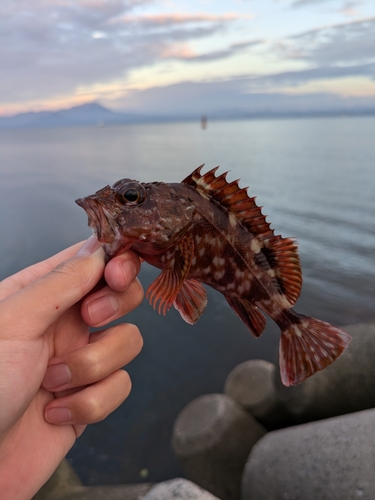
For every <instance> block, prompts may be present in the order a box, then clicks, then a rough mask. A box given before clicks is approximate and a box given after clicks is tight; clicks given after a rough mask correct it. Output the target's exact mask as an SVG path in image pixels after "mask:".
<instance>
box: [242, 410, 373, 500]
mask: <svg viewBox="0 0 375 500" xmlns="http://www.w3.org/2000/svg"><path fill="white" fill-rule="evenodd" d="M374 430H375V410H373V409H371V410H365V411H362V412H358V413H352V414H350V415H344V416H340V417H335V418H330V419H327V420H321V421H318V422H312V423H308V424H303V425H298V426H295V427H290V428H288V429H282V430H278V431H273V432H269V433H268V434H267V435H266V436H264V437H263V438H262V439H261V440H260V441H259V442H258V443H257V444H256V445H255V446H254V448H253V450H252V452H251V454H250V456H249V459H248V461H247V463H246V467H245V470H244V474H243V482H242V485H243V486H242V497H241V498H242V500H282V499H288V500H317V499H319V500H354V499H356V498H360V499H361V500H371V499H373V498H374V497H375V474H374V470H375V432H374Z"/></svg>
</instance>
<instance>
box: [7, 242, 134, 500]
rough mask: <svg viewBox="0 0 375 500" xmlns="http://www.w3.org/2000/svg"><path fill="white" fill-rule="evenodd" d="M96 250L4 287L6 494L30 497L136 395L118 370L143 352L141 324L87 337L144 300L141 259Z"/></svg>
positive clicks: (34, 270)
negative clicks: (90, 432)
mask: <svg viewBox="0 0 375 500" xmlns="http://www.w3.org/2000/svg"><path fill="white" fill-rule="evenodd" d="M99 247H100V244H99V243H98V242H97V240H96V238H95V237H91V238H89V240H87V242H86V243H85V244H84V245H83V247H82V243H80V244H76V245H74V246H72V247H70V248H67V249H66V250H64V251H62V252H60V253H59V254H57V255H55V256H53V257H51V258H50V259H47V260H45V261H43V262H40V263H39V264H35V265H34V266H31V267H29V268H27V269H24V270H23V271H21V272H19V273H17V274H15V275H14V276H11V277H9V278H7V279H5V280H4V281H2V282H1V283H0V321H1V330H0V491H1V498H2V499H4V500H7V499H12V500H18V499H20V500H21V499H29V498H30V497H31V496H32V495H33V494H34V493H35V492H36V491H37V490H38V489H39V488H40V487H41V486H42V485H43V484H44V482H45V481H46V480H47V479H48V478H49V476H50V475H51V474H52V472H53V471H54V470H55V469H56V467H57V465H58V464H59V463H60V461H61V460H62V458H63V457H64V456H65V455H66V453H67V452H68V451H69V449H70V448H71V447H72V445H73V444H74V442H75V440H76V438H77V436H79V435H80V434H81V433H82V432H83V430H84V427H85V426H86V425H87V424H90V423H93V422H98V421H100V420H102V419H103V418H105V417H106V416H107V415H108V414H109V413H111V412H112V411H113V410H114V409H116V408H117V407H118V406H119V405H120V404H121V403H122V402H123V401H124V400H125V399H126V397H127V396H128V394H129V392H130V388H131V382H130V378H129V376H128V374H127V373H126V372H125V371H124V370H121V369H120V368H121V367H122V366H124V365H126V364H127V363H129V362H130V361H131V360H132V359H133V358H134V357H135V356H136V355H137V354H138V353H139V352H140V350H141V348H142V338H141V335H140V333H139V330H138V329H137V327H135V326H134V325H129V324H122V325H116V326H114V327H112V328H109V329H103V330H101V331H98V332H95V333H92V334H91V335H90V333H89V327H90V326H93V327H101V326H104V325H106V324H107V323H109V322H110V321H112V320H114V319H116V318H119V317H121V316H122V315H124V314H126V313H127V312H129V311H131V310H132V309H134V308H135V307H137V306H138V305H139V304H140V302H141V300H142V298H143V290H142V287H141V285H140V284H139V282H138V280H136V279H135V277H136V275H137V273H138V271H139V268H140V261H139V258H138V257H137V256H136V254H134V253H133V252H126V253H124V254H123V255H121V256H118V257H115V258H114V259H112V260H111V261H110V262H109V263H108V264H107V266H106V267H105V262H104V253H103V251H102V250H101V249H99ZM80 248H81V250H80V252H78V254H77V251H78V250H79V249H80ZM103 276H105V279H106V282H107V283H105V282H104V279H103Z"/></svg>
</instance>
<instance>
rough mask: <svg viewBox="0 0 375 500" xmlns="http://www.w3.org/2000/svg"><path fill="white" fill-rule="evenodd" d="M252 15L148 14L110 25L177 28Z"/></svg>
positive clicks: (115, 21)
mask: <svg viewBox="0 0 375 500" xmlns="http://www.w3.org/2000/svg"><path fill="white" fill-rule="evenodd" d="M252 17H253V16H251V15H242V14H236V13H234V12H228V13H226V14H218V15H214V14H205V13H197V14H189V13H175V14H173V13H172V14H148V15H139V16H123V17H121V18H117V19H115V20H113V21H111V23H110V24H119V23H122V22H124V23H126V24H127V23H133V24H137V25H138V26H141V27H153V28H155V27H161V26H176V25H179V24H192V23H211V22H222V21H224V22H225V21H233V20H237V19H251V18H252Z"/></svg>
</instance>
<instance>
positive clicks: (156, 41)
mask: <svg viewBox="0 0 375 500" xmlns="http://www.w3.org/2000/svg"><path fill="white" fill-rule="evenodd" d="M151 3H152V1H151V0H122V1H120V0H108V1H105V0H75V1H74V2H73V1H72V2H69V1H66V0H34V1H33V2H29V1H28V0H19V1H18V2H14V0H3V2H1V3H0V44H1V47H2V50H1V51H0V66H1V68H2V70H1V78H0V94H1V96H2V99H3V100H4V101H5V102H6V101H8V102H11V101H13V102H14V101H27V100H31V99H38V98H48V97H51V96H56V95H59V94H60V95H66V94H69V92H74V90H75V89H76V88H77V87H79V86H85V85H92V84H93V83H105V82H109V81H112V80H114V79H121V78H124V77H125V76H126V74H127V73H128V72H129V71H130V70H132V69H134V68H140V67H144V66H150V65H152V64H154V63H156V62H159V61H160V60H162V59H163V58H165V57H166V54H167V53H168V49H172V48H173V47H174V45H175V44H176V43H184V42H185V43H187V42H189V41H194V40H199V39H203V38H205V37H210V36H212V35H215V34H220V33H224V32H225V31H226V30H227V26H228V25H229V24H232V23H235V22H236V21H237V20H239V19H242V18H243V17H244V16H242V15H240V14H238V15H237V14H234V13H224V14H218V15H208V14H203V13H197V14H184V13H182V14H168V15H136V14H135V12H136V11H137V9H138V8H139V7H141V6H142V5H146V4H151ZM247 17H248V16H247ZM236 50H237V51H238V50H240V48H239V47H238V48H236V47H232V48H228V50H227V51H226V50H224V51H223V53H222V54H220V53H219V52H218V53H216V54H207V55H206V59H207V60H208V59H210V58H220V57H227V56H228V55H230V52H231V51H236ZM176 54H177V53H176ZM197 58H198V55H197ZM182 59H184V58H183V57H182ZM203 59H205V56H204V55H203Z"/></svg>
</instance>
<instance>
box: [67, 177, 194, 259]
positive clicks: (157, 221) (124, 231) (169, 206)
mask: <svg viewBox="0 0 375 500" xmlns="http://www.w3.org/2000/svg"><path fill="white" fill-rule="evenodd" d="M76 203H77V204H78V205H79V206H80V207H82V208H83V209H84V210H85V211H86V213H87V216H88V224H89V227H90V228H91V229H92V230H93V232H94V234H96V236H97V238H98V240H99V241H100V242H102V243H103V248H104V251H105V252H106V254H107V255H108V256H109V257H114V256H115V255H118V254H120V253H122V252H124V251H125V250H128V249H129V248H131V247H133V248H134V249H135V250H136V251H139V252H140V253H144V254H150V255H152V254H160V253H162V252H163V251H165V250H166V249H167V248H169V247H171V246H173V245H174V244H175V243H176V242H177V241H178V239H179V238H180V237H181V236H182V235H183V234H184V233H185V231H186V230H187V228H188V227H189V226H190V224H191V221H192V218H193V213H194V206H193V204H192V202H191V199H190V198H189V197H188V196H184V195H183V194H181V193H180V190H179V189H178V185H174V184H166V183H162V182H153V183H142V182H138V181H135V180H132V179H122V180H120V181H117V182H116V183H115V184H113V186H112V187H111V186H105V187H104V188H103V189H100V190H99V191H97V192H96V193H95V194H92V195H90V196H87V197H85V198H79V199H78V200H76Z"/></svg>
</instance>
